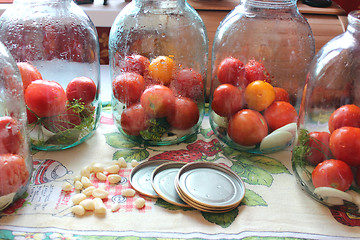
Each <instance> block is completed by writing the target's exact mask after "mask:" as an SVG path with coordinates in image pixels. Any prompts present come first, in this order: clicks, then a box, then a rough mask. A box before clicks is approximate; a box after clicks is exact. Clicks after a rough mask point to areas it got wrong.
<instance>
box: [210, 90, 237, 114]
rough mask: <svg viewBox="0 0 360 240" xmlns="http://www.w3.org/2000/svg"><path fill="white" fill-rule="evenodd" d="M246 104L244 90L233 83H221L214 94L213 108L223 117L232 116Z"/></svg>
mask: <svg viewBox="0 0 360 240" xmlns="http://www.w3.org/2000/svg"><path fill="white" fill-rule="evenodd" d="M243 106H244V100H243V96H242V91H241V90H240V89H239V88H237V87H235V86H234V85H231V84H221V85H220V86H218V87H217V88H216V89H215V91H214V94H213V98H212V101H211V109H212V110H213V111H214V112H215V113H216V114H218V115H220V116H222V117H230V116H231V115H233V114H234V113H236V112H238V111H239V110H241V109H242V108H243Z"/></svg>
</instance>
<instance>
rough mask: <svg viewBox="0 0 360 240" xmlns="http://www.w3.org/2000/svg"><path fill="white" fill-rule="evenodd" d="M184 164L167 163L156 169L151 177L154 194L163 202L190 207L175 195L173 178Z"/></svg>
mask: <svg viewBox="0 0 360 240" xmlns="http://www.w3.org/2000/svg"><path fill="white" fill-rule="evenodd" d="M185 164H186V163H184V162H167V163H164V164H162V165H160V166H159V167H157V168H156V169H155V170H154V171H153V173H152V176H151V183H152V186H153V188H154V190H155V192H156V193H157V194H158V195H159V196H160V197H161V198H162V199H164V200H165V201H167V202H169V203H171V204H173V205H176V206H180V207H190V206H189V205H188V204H187V203H186V202H184V201H183V200H182V199H181V197H180V196H179V195H178V194H177V192H176V189H175V177H176V175H177V173H178V172H179V170H180V168H182V167H183V166H184V165H185Z"/></svg>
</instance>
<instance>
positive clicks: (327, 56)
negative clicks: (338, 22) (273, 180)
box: [292, 11, 360, 216]
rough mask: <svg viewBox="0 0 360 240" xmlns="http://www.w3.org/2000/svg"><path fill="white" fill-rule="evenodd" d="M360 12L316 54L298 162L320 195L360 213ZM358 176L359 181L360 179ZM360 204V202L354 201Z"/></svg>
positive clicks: (305, 182)
mask: <svg viewBox="0 0 360 240" xmlns="http://www.w3.org/2000/svg"><path fill="white" fill-rule="evenodd" d="M359 56H360V11H353V12H351V13H350V14H349V15H348V26H347V30H346V31H345V32H344V33H343V34H341V35H339V36H337V37H335V38H334V39H332V40H330V41H329V42H328V43H327V44H325V45H324V46H323V47H322V48H321V50H320V51H319V52H318V53H317V55H316V56H315V58H314V60H313V62H312V64H311V68H310V70H309V74H308V78H307V81H306V84H305V88H304V93H303V96H302V101H301V107H300V112H299V121H298V126H297V132H298V134H297V135H298V136H297V141H296V143H295V144H294V148H293V154H292V165H293V170H294V173H295V175H296V177H297V180H298V182H299V183H300V185H301V187H302V188H303V189H304V190H305V191H306V192H307V193H308V194H309V195H310V196H311V197H313V198H314V199H316V200H318V201H319V202H321V203H323V204H325V205H328V206H338V207H340V208H341V209H344V210H346V211H350V212H351V213H352V214H355V215H357V216H360V212H359V210H358V209H359V201H358V200H356V199H359V198H360V170H359V169H360V168H359V167H360V158H359V156H360V142H359V139H360V91H359V90H360V57H359ZM355 179H357V180H355ZM354 202H355V203H357V206H356V205H355V204H354Z"/></svg>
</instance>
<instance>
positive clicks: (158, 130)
mask: <svg viewBox="0 0 360 240" xmlns="http://www.w3.org/2000/svg"><path fill="white" fill-rule="evenodd" d="M109 55H110V68H111V79H112V89H113V93H112V110H113V117H114V120H115V124H116V126H117V127H118V129H119V130H120V131H121V132H122V133H124V134H125V135H126V136H127V137H128V138H129V139H132V140H134V141H136V142H139V143H146V144H150V145H169V144H174V143H178V142H181V141H184V140H185V139H187V138H188V137H190V136H192V135H194V133H196V132H197V131H198V129H199V127H200V124H201V121H202V119H203V116H204V97H205V84H206V72H207V59H208V39H207V34H206V30H205V26H204V24H203V21H202V19H201V18H200V16H199V15H198V14H197V12H196V11H195V10H194V9H193V8H192V7H191V6H190V5H189V4H188V3H187V2H186V1H185V0H135V1H132V2H131V3H129V4H128V5H127V6H126V7H125V8H124V9H123V10H122V11H121V12H120V13H119V15H118V16H117V18H116V19H115V22H114V23H113V25H112V27H111V31H110V39H109Z"/></svg>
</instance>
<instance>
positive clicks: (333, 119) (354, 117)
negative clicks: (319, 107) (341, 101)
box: [328, 104, 360, 133]
mask: <svg viewBox="0 0 360 240" xmlns="http://www.w3.org/2000/svg"><path fill="white" fill-rule="evenodd" d="M328 125H329V131H330V132H331V133H332V132H333V131H334V130H335V129H338V128H341V127H344V126H349V127H360V108H359V107H358V106H356V105H354V104H348V105H343V106H341V107H339V108H338V109H336V110H335V111H334V112H333V113H332V114H331V116H330V118H329V123H328Z"/></svg>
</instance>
